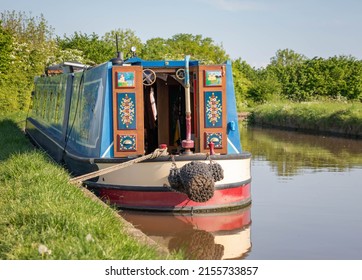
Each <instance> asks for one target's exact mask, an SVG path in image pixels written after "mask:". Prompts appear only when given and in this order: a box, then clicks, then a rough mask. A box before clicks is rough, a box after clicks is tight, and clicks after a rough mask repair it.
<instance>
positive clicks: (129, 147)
mask: <svg viewBox="0 0 362 280" xmlns="http://www.w3.org/2000/svg"><path fill="white" fill-rule="evenodd" d="M112 80H113V82H112V84H113V86H112V91H113V101H112V102H113V141H114V142H113V143H114V156H115V157H127V156H130V155H143V154H144V113H143V112H144V106H143V102H144V101H143V83H142V67H141V66H114V67H113V68H112Z"/></svg>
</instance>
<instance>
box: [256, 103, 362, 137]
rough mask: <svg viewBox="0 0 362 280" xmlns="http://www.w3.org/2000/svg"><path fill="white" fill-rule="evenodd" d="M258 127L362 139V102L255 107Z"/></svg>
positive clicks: (274, 104) (275, 104) (269, 104)
mask: <svg viewBox="0 0 362 280" xmlns="http://www.w3.org/2000/svg"><path fill="white" fill-rule="evenodd" d="M249 122H250V123H251V124H254V125H261V126H272V127H279V128H290V129H296V130H302V131H312V132H316V133H328V134H336V135H341V136H347V137H353V138H362V103H360V102H356V103H342V102H301V103H291V102H286V103H284V102H280V103H268V104H262V105H258V106H256V107H254V108H253V109H252V112H251V114H250V116H249Z"/></svg>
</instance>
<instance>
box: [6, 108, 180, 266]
mask: <svg viewBox="0 0 362 280" xmlns="http://www.w3.org/2000/svg"><path fill="white" fill-rule="evenodd" d="M24 118H25V114H23V113H20V114H18V113H17V114H12V115H8V116H7V117H4V116H3V117H1V116H0V135H1V137H0V193H1V195H0V217H1V218H0V232H1V234H0V259H63V260H67V259H77V260H82V259H91V260H92V259H117V260H120V259H127V260H131V259H149V260H150V259H165V258H171V257H170V256H167V255H166V254H165V253H162V252H160V251H159V249H157V248H156V247H153V246H151V245H147V244H141V243H140V242H139V240H136V239H135V238H134V237H132V236H130V234H129V233H128V231H127V225H126V224H125V223H124V221H122V220H121V219H119V218H117V215H116V213H115V211H114V210H113V209H111V208H110V207H104V205H102V204H101V203H99V202H97V201H95V200H94V199H92V197H91V196H87V195H85V193H84V191H82V189H81V188H79V187H77V186H74V185H72V184H70V183H68V180H69V174H68V173H67V172H66V171H65V170H64V169H63V168H61V167H60V166H58V165H57V164H55V163H54V162H52V161H51V160H50V159H49V158H48V157H47V155H46V154H45V153H43V152H41V151H40V150H37V149H35V148H34V147H33V146H32V145H31V144H30V142H29V141H28V139H27V138H26V137H25V135H24V134H23V133H22V131H21V129H23V124H24V122H23V121H24ZM174 257H175V256H173V257H172V258H174Z"/></svg>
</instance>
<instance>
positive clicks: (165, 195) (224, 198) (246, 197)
mask: <svg viewBox="0 0 362 280" xmlns="http://www.w3.org/2000/svg"><path fill="white" fill-rule="evenodd" d="M97 194H98V195H99V196H100V197H101V198H102V199H104V200H107V201H109V202H110V203H111V204H116V205H117V206H119V207H121V208H125V209H141V210H157V211H199V210H213V209H215V210H216V209H222V208H234V207H244V206H246V205H248V204H250V201H251V195H250V183H249V184H245V185H242V186H239V187H232V188H225V189H219V190H218V189H216V190H215V192H214V196H213V197H212V198H211V199H210V200H208V201H207V202H203V203H200V202H195V201H192V200H190V199H188V197H187V196H186V195H185V194H181V193H176V192H158V191H130V190H122V189H119V190H118V189H107V188H101V187H98V188H97Z"/></svg>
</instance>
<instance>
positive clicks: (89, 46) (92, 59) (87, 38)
mask: <svg viewBox="0 0 362 280" xmlns="http://www.w3.org/2000/svg"><path fill="white" fill-rule="evenodd" d="M57 44H58V46H59V48H60V49H61V50H63V51H68V52H71V51H70V50H77V51H81V53H83V55H84V59H83V61H84V62H85V63H86V64H99V63H103V62H105V61H107V60H110V59H111V58H112V57H113V56H114V51H113V49H112V46H111V45H109V44H108V43H107V42H105V41H103V40H101V39H100V38H99V36H98V35H97V34H95V33H92V34H90V35H88V34H86V33H81V32H74V34H73V35H71V36H70V37H67V36H64V38H60V37H59V36H58V37H57Z"/></svg>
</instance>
